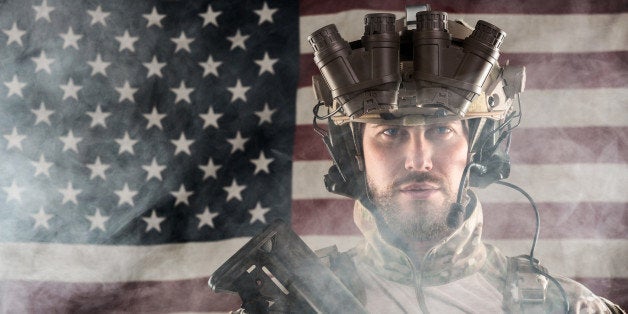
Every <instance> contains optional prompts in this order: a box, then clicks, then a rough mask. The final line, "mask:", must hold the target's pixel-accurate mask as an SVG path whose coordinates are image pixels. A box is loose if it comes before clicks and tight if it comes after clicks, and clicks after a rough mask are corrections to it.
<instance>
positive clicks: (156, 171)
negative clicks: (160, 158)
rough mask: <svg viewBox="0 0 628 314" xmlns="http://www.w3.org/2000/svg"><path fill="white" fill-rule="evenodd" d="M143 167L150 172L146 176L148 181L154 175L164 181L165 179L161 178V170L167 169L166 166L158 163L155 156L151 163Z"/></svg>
mask: <svg viewBox="0 0 628 314" xmlns="http://www.w3.org/2000/svg"><path fill="white" fill-rule="evenodd" d="M142 169H144V170H146V172H148V175H147V176H146V181H148V180H150V179H151V178H153V177H154V178H157V180H159V181H163V179H162V178H161V172H162V171H164V169H166V166H161V165H159V164H157V158H155V157H153V161H152V162H151V163H150V165H147V166H142Z"/></svg>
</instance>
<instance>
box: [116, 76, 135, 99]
mask: <svg viewBox="0 0 628 314" xmlns="http://www.w3.org/2000/svg"><path fill="white" fill-rule="evenodd" d="M116 90H117V91H118V93H120V98H119V99H118V102H123V101H124V100H125V99H128V100H129V101H131V102H135V99H134V98H133V94H135V92H137V88H133V87H131V86H130V85H129V81H124V85H122V87H116Z"/></svg>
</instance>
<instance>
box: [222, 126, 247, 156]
mask: <svg viewBox="0 0 628 314" xmlns="http://www.w3.org/2000/svg"><path fill="white" fill-rule="evenodd" d="M248 140H249V139H248V138H242V136H241V135H240V131H238V132H237V133H236V137H234V138H232V139H228V140H227V142H229V143H230V144H231V146H233V147H232V148H231V154H233V153H235V152H236V151H238V150H241V151H244V144H246V142H247V141H248Z"/></svg>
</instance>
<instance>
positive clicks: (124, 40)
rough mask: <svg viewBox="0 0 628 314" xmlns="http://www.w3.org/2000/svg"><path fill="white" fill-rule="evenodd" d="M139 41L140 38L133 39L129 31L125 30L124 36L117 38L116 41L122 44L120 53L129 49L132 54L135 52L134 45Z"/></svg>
mask: <svg viewBox="0 0 628 314" xmlns="http://www.w3.org/2000/svg"><path fill="white" fill-rule="evenodd" d="M138 39H139V38H138V37H131V35H129V31H128V30H125V31H124V34H123V35H122V36H116V40H117V41H118V42H119V43H120V49H119V50H118V51H122V50H124V49H128V50H129V51H131V52H135V47H133V45H134V44H135V42H136V41H137V40H138Z"/></svg>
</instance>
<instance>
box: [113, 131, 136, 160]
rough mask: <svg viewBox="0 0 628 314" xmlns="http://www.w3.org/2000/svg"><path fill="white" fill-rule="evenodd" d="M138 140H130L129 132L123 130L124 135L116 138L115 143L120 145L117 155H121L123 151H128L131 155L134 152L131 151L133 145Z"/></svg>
mask: <svg viewBox="0 0 628 314" xmlns="http://www.w3.org/2000/svg"><path fill="white" fill-rule="evenodd" d="M137 142H138V141H137V140H132V139H131V138H130V137H129V132H126V131H125V132H124V137H122V138H121V139H116V143H118V145H120V150H119V151H118V155H122V153H124V152H129V153H130V154H131V155H133V154H135V152H134V151H133V145H135V144H136V143H137Z"/></svg>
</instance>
